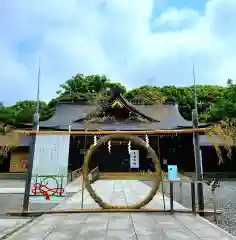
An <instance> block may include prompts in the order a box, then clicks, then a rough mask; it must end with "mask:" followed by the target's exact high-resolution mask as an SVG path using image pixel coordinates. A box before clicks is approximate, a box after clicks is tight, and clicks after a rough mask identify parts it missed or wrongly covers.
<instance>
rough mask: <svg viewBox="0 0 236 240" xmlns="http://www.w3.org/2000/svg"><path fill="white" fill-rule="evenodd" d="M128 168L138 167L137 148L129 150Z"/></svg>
mask: <svg viewBox="0 0 236 240" xmlns="http://www.w3.org/2000/svg"><path fill="white" fill-rule="evenodd" d="M130 168H139V150H131V151H130Z"/></svg>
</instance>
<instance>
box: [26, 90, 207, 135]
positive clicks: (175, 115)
mask: <svg viewBox="0 0 236 240" xmlns="http://www.w3.org/2000/svg"><path fill="white" fill-rule="evenodd" d="M117 101H118V103H119V104H121V105H122V107H125V108H126V109H127V110H128V111H130V112H132V113H133V114H136V115H137V116H141V117H142V118H144V119H145V120H146V122H145V123H143V122H139V121H123V122H117V121H104V122H102V123H101V122H95V123H89V124H87V123H86V118H87V117H88V116H90V115H96V114H98V113H101V112H102V111H104V110H106V109H108V108H111V107H112V106H113V105H114V103H116V102H117ZM69 125H70V126H71V129H72V130H83V129H88V130H89V129H91V130H95V129H103V130H153V129H177V128H187V127H192V122H191V121H187V120H185V119H184V118H183V117H182V116H181V114H180V112H179V108H178V105H177V104H172V103H168V104H161V103H156V104H150V105H145V104H132V103H130V102H129V101H128V100H127V99H125V97H124V96H123V95H122V94H121V93H120V92H119V91H116V92H115V93H114V94H113V95H112V96H111V98H110V99H108V100H107V101H104V102H102V103H100V104H95V103H94V104H87V103H86V104H81V103H75V102H61V103H60V104H58V105H57V106H56V110H55V113H54V115H53V116H52V117H51V118H50V119H48V120H46V121H41V122H40V123H39V127H40V128H41V129H58V130H67V129H68V128H69ZM25 126H31V124H26V125H25ZM200 126H207V124H200Z"/></svg>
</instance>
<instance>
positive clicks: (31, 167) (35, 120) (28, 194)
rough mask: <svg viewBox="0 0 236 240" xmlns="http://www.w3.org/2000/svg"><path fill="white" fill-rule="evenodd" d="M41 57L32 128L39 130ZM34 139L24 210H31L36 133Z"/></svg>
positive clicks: (32, 141)
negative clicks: (30, 200)
mask: <svg viewBox="0 0 236 240" xmlns="http://www.w3.org/2000/svg"><path fill="white" fill-rule="evenodd" d="M40 73H41V72H40V58H39V70H38V79H37V80H38V84H37V105H36V111H35V114H34V118H33V124H32V129H33V130H37V128H38V125H39V87H40ZM31 136H32V139H31V142H30V154H29V159H28V169H27V178H26V182H25V192H24V200H23V211H28V210H29V196H30V189H31V180H32V171H33V164H34V150H35V142H36V134H33V135H31Z"/></svg>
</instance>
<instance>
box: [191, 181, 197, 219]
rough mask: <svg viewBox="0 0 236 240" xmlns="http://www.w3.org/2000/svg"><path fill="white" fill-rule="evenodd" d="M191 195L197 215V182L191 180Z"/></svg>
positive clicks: (194, 212) (193, 209)
mask: <svg viewBox="0 0 236 240" xmlns="http://www.w3.org/2000/svg"><path fill="white" fill-rule="evenodd" d="M191 197H192V211H193V214H195V215H196V194H195V182H191Z"/></svg>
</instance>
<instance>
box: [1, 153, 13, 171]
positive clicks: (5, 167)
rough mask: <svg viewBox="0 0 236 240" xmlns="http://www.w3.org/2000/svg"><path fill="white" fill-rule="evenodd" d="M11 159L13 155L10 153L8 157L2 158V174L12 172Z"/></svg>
mask: <svg viewBox="0 0 236 240" xmlns="http://www.w3.org/2000/svg"><path fill="white" fill-rule="evenodd" d="M10 158H11V154H10V153H8V156H7V157H0V172H1V173H7V172H9V170H10Z"/></svg>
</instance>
